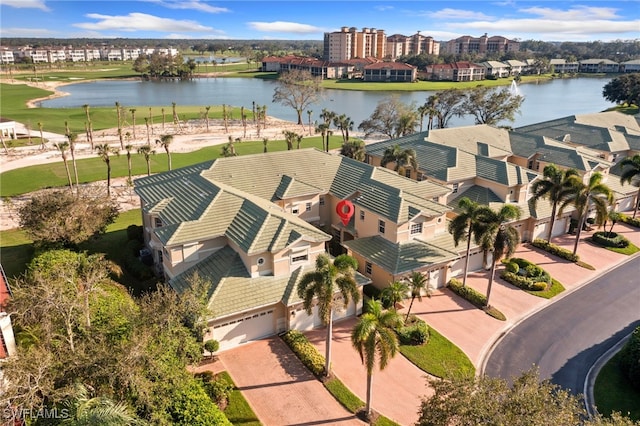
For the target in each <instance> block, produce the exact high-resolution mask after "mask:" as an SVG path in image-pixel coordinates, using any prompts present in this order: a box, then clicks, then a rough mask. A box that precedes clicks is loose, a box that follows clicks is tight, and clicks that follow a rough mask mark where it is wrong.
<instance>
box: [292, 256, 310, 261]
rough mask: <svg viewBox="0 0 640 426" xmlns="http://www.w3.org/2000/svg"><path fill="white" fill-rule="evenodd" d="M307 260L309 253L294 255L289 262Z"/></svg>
mask: <svg viewBox="0 0 640 426" xmlns="http://www.w3.org/2000/svg"><path fill="white" fill-rule="evenodd" d="M307 260H309V255H308V254H303V255H300V256H294V257H292V258H291V263H296V262H306V261H307Z"/></svg>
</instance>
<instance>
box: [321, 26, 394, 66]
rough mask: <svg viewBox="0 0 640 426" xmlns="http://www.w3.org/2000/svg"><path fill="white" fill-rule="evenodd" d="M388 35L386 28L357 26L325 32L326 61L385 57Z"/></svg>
mask: <svg viewBox="0 0 640 426" xmlns="http://www.w3.org/2000/svg"><path fill="white" fill-rule="evenodd" d="M386 41H387V40H386V36H385V34H384V30H380V29H376V28H363V29H362V31H358V29H357V28H356V27H351V28H349V27H342V28H341V29H340V31H334V32H331V33H324V54H323V58H324V60H326V61H346V60H349V59H354V58H367V57H371V56H372V57H374V58H380V59H382V58H384V57H385V56H386Z"/></svg>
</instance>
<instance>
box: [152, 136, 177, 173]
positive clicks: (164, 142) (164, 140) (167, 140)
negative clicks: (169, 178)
mask: <svg viewBox="0 0 640 426" xmlns="http://www.w3.org/2000/svg"><path fill="white" fill-rule="evenodd" d="M171 142H173V135H162V136H160V139H156V145H160V146H161V147H163V148H164V150H165V151H166V152H167V165H168V167H169V170H171V152H169V145H171Z"/></svg>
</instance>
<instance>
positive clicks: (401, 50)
mask: <svg viewBox="0 0 640 426" xmlns="http://www.w3.org/2000/svg"><path fill="white" fill-rule="evenodd" d="M386 51H387V58H389V59H393V60H395V59H397V58H399V57H401V56H409V55H420V54H423V53H424V54H427V55H439V54H440V43H438V42H437V41H434V40H433V37H431V36H423V35H422V34H420V31H418V32H417V33H416V34H414V35H412V36H404V35H402V34H394V35H392V36H389V37H387V46H386Z"/></svg>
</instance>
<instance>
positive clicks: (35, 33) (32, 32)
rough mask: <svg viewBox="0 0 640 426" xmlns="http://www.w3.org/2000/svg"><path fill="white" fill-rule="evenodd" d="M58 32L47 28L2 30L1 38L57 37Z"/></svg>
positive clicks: (0, 30) (0, 31)
mask: <svg viewBox="0 0 640 426" xmlns="http://www.w3.org/2000/svg"><path fill="white" fill-rule="evenodd" d="M58 35H59V34H58V32H57V31H51V30H48V29H46V28H4V27H3V28H1V29H0V37H5V38H7V37H55V36H58Z"/></svg>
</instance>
